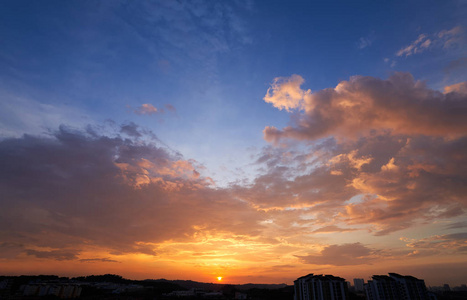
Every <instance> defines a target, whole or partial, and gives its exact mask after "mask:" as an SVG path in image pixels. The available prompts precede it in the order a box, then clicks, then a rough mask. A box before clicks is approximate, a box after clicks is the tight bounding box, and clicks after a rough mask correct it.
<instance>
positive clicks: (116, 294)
mask: <svg viewBox="0 0 467 300" xmlns="http://www.w3.org/2000/svg"><path fill="white" fill-rule="evenodd" d="M391 276H392V277H396V278H397V276H400V275H398V274H395V273H390V276H385V275H384V276H383V275H375V276H373V280H370V281H369V282H368V284H369V285H368V284H365V285H364V283H363V279H355V280H354V283H355V284H354V285H353V286H352V285H350V283H349V282H345V280H344V279H343V278H340V277H336V276H332V275H313V274H309V275H306V276H302V277H300V278H298V279H297V280H296V281H295V295H294V286H292V285H286V284H253V283H248V284H240V285H232V284H220V283H204V282H197V281H192V280H166V279H146V280H130V279H125V278H123V277H122V276H119V275H113V274H106V275H91V276H80V277H74V278H68V277H59V276H56V275H37V276H28V275H22V276H0V300H3V299H8V300H20V299H25V300H54V299H57V300H58V299H84V300H97V299H103V300H113V299H116V300H164V299H165V300H168V299H187V300H189V299H223V300H230V299H249V300H302V299H313V300H320V299H324V300H327V299H331V298H332V297H331V296H330V294H329V295H328V294H327V293H320V295H319V296H318V295H317V294H316V295H315V298H308V296H306V295H305V294H304V292H299V290H301V289H302V288H303V289H305V290H306V293H307V294H308V293H310V292H312V290H313V289H314V288H317V287H319V286H321V289H322V290H323V291H325V289H326V288H325V287H327V286H328V285H329V287H331V286H333V290H334V291H338V290H339V289H337V288H336V286H335V285H336V284H340V285H341V286H342V287H344V288H345V293H344V294H345V295H344V296H343V297H337V298H336V297H334V298H335V299H341V300H347V299H349V300H358V299H360V300H364V299H368V295H365V293H364V291H363V288H364V287H365V286H367V287H368V288H371V284H375V283H377V281H380V282H381V281H384V282H388V280H389V281H390V277H391ZM401 278H406V279H412V276H401ZM413 279H414V280H418V279H416V278H413ZM310 283H312V285H309V284H310ZM343 283H345V286H344V285H343ZM357 283H361V284H357ZM307 286H308V287H307ZM446 286H447V285H445V286H444V287H443V288H442V290H441V287H439V288H434V289H433V288H430V290H431V292H432V293H431V294H432V295H433V296H434V297H433V298H429V299H430V300H431V299H438V300H447V299H449V300H461V299H467V288H466V289H465V290H464V289H463V288H464V287H465V285H463V286H462V287H458V288H454V289H453V290H451V289H450V288H449V287H448V286H447V287H446ZM448 288H449V289H448ZM305 290H304V291H305ZM328 296H329V297H328ZM310 297H311V294H310ZM371 299H377V298H374V297H372V298H371ZM387 299H394V300H399V298H397V297H396V298H394V297H393V298H391V297H389V298H387ZM404 299H409V298H404ZM417 299H418V298H417ZM420 299H422V298H420Z"/></svg>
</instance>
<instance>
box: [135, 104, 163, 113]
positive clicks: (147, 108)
mask: <svg viewBox="0 0 467 300" xmlns="http://www.w3.org/2000/svg"><path fill="white" fill-rule="evenodd" d="M160 112H161V111H160V110H158V109H157V108H156V107H155V106H153V105H152V104H150V103H145V104H143V105H141V106H140V107H138V108H137V109H136V110H135V113H136V114H138V115H153V114H157V113H160Z"/></svg>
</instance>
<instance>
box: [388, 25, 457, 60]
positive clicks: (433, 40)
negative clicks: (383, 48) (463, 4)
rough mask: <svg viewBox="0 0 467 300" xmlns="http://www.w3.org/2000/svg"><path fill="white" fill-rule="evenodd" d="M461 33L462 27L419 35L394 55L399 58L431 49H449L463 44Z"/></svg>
mask: <svg viewBox="0 0 467 300" xmlns="http://www.w3.org/2000/svg"><path fill="white" fill-rule="evenodd" d="M463 33H464V32H463V29H462V27H460V26H457V27H454V28H452V29H449V30H442V31H440V32H438V33H436V34H432V35H427V34H420V35H419V36H418V38H417V39H416V40H415V41H413V42H412V43H410V44H409V45H408V46H406V47H403V48H402V49H400V50H399V51H397V52H396V54H395V55H396V56H399V57H400V56H405V57H407V56H410V55H413V54H419V53H422V52H424V51H425V50H427V49H430V48H433V47H439V48H443V49H449V48H451V47H454V46H456V45H460V44H461V43H463V42H465V37H463Z"/></svg>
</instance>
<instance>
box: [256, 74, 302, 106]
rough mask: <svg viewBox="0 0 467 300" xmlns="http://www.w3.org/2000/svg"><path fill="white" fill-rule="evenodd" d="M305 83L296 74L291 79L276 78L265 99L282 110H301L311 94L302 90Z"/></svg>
mask: <svg viewBox="0 0 467 300" xmlns="http://www.w3.org/2000/svg"><path fill="white" fill-rule="evenodd" d="M304 82H305V80H304V79H303V78H302V76H300V75H295V74H294V75H292V76H290V77H276V78H274V81H273V83H272V84H271V87H270V88H269V89H268V91H267V93H266V95H265V96H264V98H263V99H264V101H266V102H267V103H272V105H273V106H274V107H276V108H278V109H280V110H282V109H285V110H286V111H290V110H291V109H295V108H301V107H302V105H303V102H304V101H305V99H306V98H308V97H309V95H310V94H311V90H307V91H304V90H302V89H301V88H300V86H301V85H302V84H303V83H304Z"/></svg>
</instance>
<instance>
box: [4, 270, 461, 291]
mask: <svg viewBox="0 0 467 300" xmlns="http://www.w3.org/2000/svg"><path fill="white" fill-rule="evenodd" d="M390 273H394V272H388V273H386V274H373V275H372V276H382V275H383V276H384V275H386V276H387V275H388V274H390ZM312 274H313V273H312ZM396 274H397V273H396ZM107 275H111V276H119V277H121V278H122V279H123V280H130V281H146V280H153V281H159V280H163V281H190V282H195V283H202V284H218V285H272V286H280V285H286V286H293V285H294V282H292V283H291V284H288V283H285V282H283V283H261V282H258V283H253V282H247V283H225V282H224V281H219V280H218V281H215V282H203V281H196V280H191V279H167V278H144V279H131V278H125V277H122V276H121V275H118V274H92V275H79V276H60V275H55V274H35V275H26V274H22V275H2V274H0V277H21V276H31V277H34V276H38V277H39V276H56V277H59V278H67V279H69V280H72V279H76V278H80V277H91V276H96V277H98V276H107ZM306 275H308V274H306ZM306 275H302V276H299V277H297V278H296V279H298V278H300V277H303V276H306ZM314 275H325V276H327V275H332V276H336V277H339V278H343V277H340V276H338V275H334V274H314ZM399 275H402V276H412V275H410V274H399ZM372 276H371V277H372ZM414 277H415V276H414ZM416 278H417V277H416ZM344 279H345V281H346V282H348V283H349V284H350V285H351V286H354V282H353V280H354V279H363V280H364V283H365V284H366V283H368V280H372V278H368V279H365V278H359V277H354V278H352V279H347V278H344ZM417 279H421V280H424V279H423V278H417ZM445 284H448V285H449V286H450V288H455V287H461V285H465V284H461V285H457V286H455V285H451V284H450V283H449V282H444V283H443V284H442V285H428V284H427V283H426V282H425V285H426V287H427V288H431V287H443V285H445Z"/></svg>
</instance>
